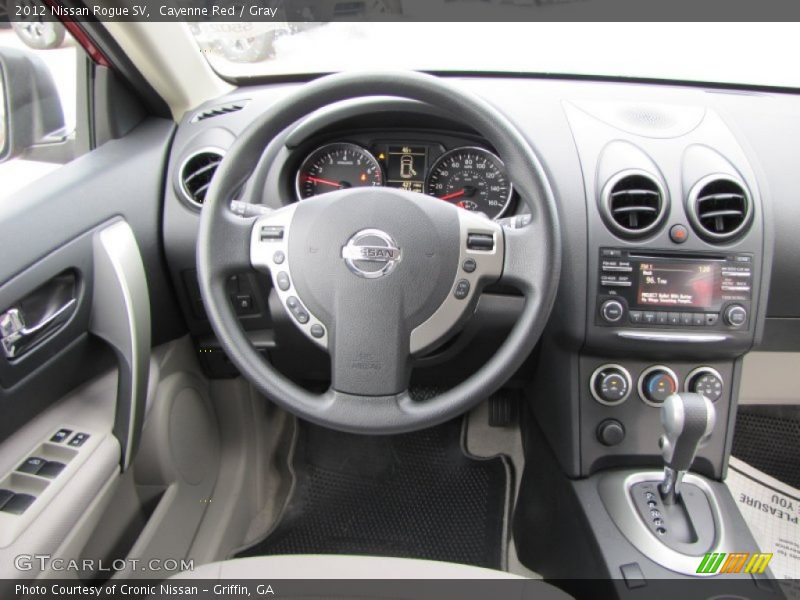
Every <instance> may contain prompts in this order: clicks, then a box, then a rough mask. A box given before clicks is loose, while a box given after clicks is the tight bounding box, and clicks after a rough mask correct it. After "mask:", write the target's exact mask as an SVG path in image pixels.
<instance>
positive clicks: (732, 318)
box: [723, 304, 747, 327]
mask: <svg viewBox="0 0 800 600" xmlns="http://www.w3.org/2000/svg"><path fill="white" fill-rule="evenodd" d="M723 318H724V319H725V324H726V325H729V326H731V327H741V326H742V325H744V324H745V323H746V322H747V310H746V309H745V307H744V306H742V305H741V304H732V305H731V306H729V307H728V308H726V309H725V314H724V316H723Z"/></svg>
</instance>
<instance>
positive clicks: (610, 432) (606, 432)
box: [597, 419, 625, 446]
mask: <svg viewBox="0 0 800 600" xmlns="http://www.w3.org/2000/svg"><path fill="white" fill-rule="evenodd" d="M624 439H625V427H623V426H622V423H620V422H619V421H617V420H616V419H606V420H605V421H603V422H602V423H600V425H598V426H597V441H599V442H600V443H601V444H603V445H604V446H616V445H617V444H620V443H622V440H624Z"/></svg>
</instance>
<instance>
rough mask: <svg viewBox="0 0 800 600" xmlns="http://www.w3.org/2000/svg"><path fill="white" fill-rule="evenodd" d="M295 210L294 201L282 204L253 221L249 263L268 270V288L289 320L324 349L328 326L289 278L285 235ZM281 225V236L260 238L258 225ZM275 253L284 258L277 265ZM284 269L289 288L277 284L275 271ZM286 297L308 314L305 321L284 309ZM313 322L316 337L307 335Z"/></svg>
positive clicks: (290, 275) (325, 347)
mask: <svg viewBox="0 0 800 600" xmlns="http://www.w3.org/2000/svg"><path fill="white" fill-rule="evenodd" d="M295 210H297V203H293V204H290V205H288V206H284V207H283V208H279V209H277V210H274V211H272V212H270V213H269V214H266V215H263V216H261V217H258V218H257V219H256V220H255V222H254V223H253V229H252V231H251V233H250V264H252V265H253V268H254V269H257V270H259V271H262V272H267V271H268V272H269V274H270V277H271V278H272V288H273V290H274V291H275V293H276V294H277V295H278V298H279V299H280V302H281V306H283V308H284V310H285V311H286V312H287V313H288V314H289V320H290V321H292V322H293V323H294V325H295V327H297V328H299V329H300V331H302V332H303V333H304V334H305V335H306V337H307V338H308V339H310V340H311V341H312V342H314V343H315V344H317V345H318V346H320V347H321V348H322V349H323V350H327V349H328V328H327V327H326V326H325V325H324V324H323V323H322V321H320V320H319V319H318V318H317V317H316V316H314V314H313V313H312V312H311V311H310V310H309V309H308V306H307V305H306V303H305V302H304V301H303V298H302V297H301V296H300V294H299V293H298V292H297V289H296V288H295V287H294V277H292V270H291V262H292V261H291V257H290V256H289V234H290V230H291V224H292V219H293V218H294V212H295ZM265 226H266V227H283V239H281V240H264V241H262V240H261V228H262V227H265ZM276 252H283V255H284V260H283V262H282V263H281V264H279V265H278V264H275V263H274V262H273V256H274V255H275V253H276ZM279 272H285V273H286V274H287V275H288V276H289V287H288V288H287V289H286V290H282V289H281V288H280V286H279V285H278V273H279ZM290 296H294V297H295V298H297V299H299V300H300V302H301V303H302V305H303V308H304V309H305V311H306V312H307V313H308V322H307V323H300V322H299V321H298V320H297V319H295V318H294V315H292V314H291V311H289V309H288V308H286V301H287V299H288V298H289V297H290ZM314 325H319V326H320V327H322V329H323V331H324V333H323V335H322V337H319V338H316V337H314V336H313V335H311V328H312V327H313V326H314Z"/></svg>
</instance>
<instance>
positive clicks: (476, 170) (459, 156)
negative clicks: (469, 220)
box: [425, 147, 512, 219]
mask: <svg viewBox="0 0 800 600" xmlns="http://www.w3.org/2000/svg"><path fill="white" fill-rule="evenodd" d="M425 193H426V194H429V195H431V196H435V197H437V198H439V199H440V200H445V201H447V202H452V203H453V204H455V205H456V206H459V207H461V208H465V209H467V210H471V211H473V212H480V213H483V214H485V215H486V216H487V217H489V218H490V219H496V218H497V217H499V216H500V215H502V214H503V212H505V210H506V208H508V204H509V202H510V201H511V193H512V187H511V182H510V181H509V179H508V174H507V173H506V168H505V166H504V165H503V161H501V160H500V159H499V158H498V157H497V156H495V155H494V154H492V153H491V152H489V151H488V150H485V149H484V148H472V147H465V148H456V149H455V150H450V151H449V152H445V153H444V154H443V155H442V156H440V157H439V159H438V160H437V161H436V162H435V163H434V164H433V166H432V167H431V170H430V173H428V179H427V181H426V182H425Z"/></svg>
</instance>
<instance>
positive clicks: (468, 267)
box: [461, 258, 478, 273]
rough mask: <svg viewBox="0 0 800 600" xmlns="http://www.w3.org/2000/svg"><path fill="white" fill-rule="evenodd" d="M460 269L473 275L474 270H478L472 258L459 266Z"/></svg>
mask: <svg viewBox="0 0 800 600" xmlns="http://www.w3.org/2000/svg"><path fill="white" fill-rule="evenodd" d="M461 268H462V269H464V271H465V272H467V273H474V272H475V269H477V268H478V263H476V262H475V259H474V258H468V259H467V260H465V261H464V263H463V264H462V265H461Z"/></svg>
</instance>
